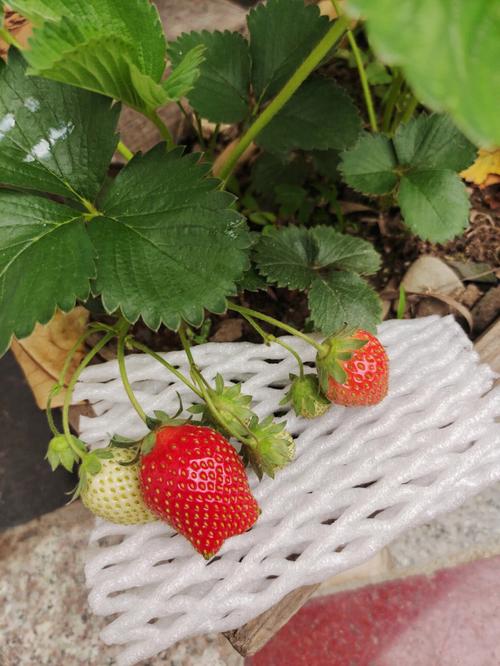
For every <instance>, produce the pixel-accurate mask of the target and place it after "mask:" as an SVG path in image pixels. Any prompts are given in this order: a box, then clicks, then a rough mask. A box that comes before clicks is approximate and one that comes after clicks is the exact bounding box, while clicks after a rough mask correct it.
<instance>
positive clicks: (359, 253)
mask: <svg viewBox="0 0 500 666" xmlns="http://www.w3.org/2000/svg"><path fill="white" fill-rule="evenodd" d="M310 233H311V235H312V236H313V237H314V239H315V240H316V244H317V247H318V253H317V256H316V259H315V265H316V266H319V267H321V269H324V268H335V269H336V270H344V271H355V272H356V273H362V274H363V275H371V274H372V273H376V272H377V271H378V269H379V267H380V256H379V254H378V253H377V252H376V251H375V250H374V248H373V245H372V244H371V243H369V242H368V241H365V240H363V239H362V238H356V237H354V236H348V235H346V234H339V233H338V232H336V231H335V230H334V229H332V228H331V227H324V226H317V227H313V228H312V229H311V230H310Z"/></svg>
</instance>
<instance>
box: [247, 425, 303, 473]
mask: <svg viewBox="0 0 500 666" xmlns="http://www.w3.org/2000/svg"><path fill="white" fill-rule="evenodd" d="M249 431H250V435H249V436H247V437H246V442H248V444H247V445H246V446H245V447H244V448H243V451H242V454H243V458H244V460H245V461H246V462H249V463H250V464H251V466H252V467H253V469H254V471H255V473H256V474H257V476H258V477H259V478H262V476H263V475H264V474H267V475H268V476H270V477H271V478H274V475H275V472H276V471H278V470H280V469H282V468H283V467H285V465H288V463H289V462H291V461H292V460H293V459H294V457H295V441H294V439H293V437H292V435H291V434H290V433H289V432H287V431H286V430H285V423H276V422H275V421H273V417H272V416H268V417H267V418H265V419H264V420H263V421H259V420H258V419H257V417H256V416H254V417H253V418H252V420H251V421H250V425H249Z"/></svg>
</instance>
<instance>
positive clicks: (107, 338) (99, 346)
mask: <svg viewBox="0 0 500 666" xmlns="http://www.w3.org/2000/svg"><path fill="white" fill-rule="evenodd" d="M115 335H116V332H115V331H108V333H106V335H104V336H103V337H102V338H101V339H100V340H99V342H98V343H97V344H95V345H94V346H93V347H92V349H91V350H90V351H89V352H88V353H87V355H86V356H85V357H84V359H83V360H82V361H81V363H80V365H79V366H78V367H77V369H76V370H75V372H74V373H73V376H72V377H71V379H70V381H69V384H68V388H67V389H66V395H65V396H64V406H63V411H62V422H63V432H64V434H65V436H66V441H67V442H68V445H69V446H70V447H71V448H72V449H73V451H74V452H75V453H76V455H77V456H78V458H81V457H82V452H81V451H80V450H79V449H78V448H77V447H76V446H75V444H74V442H73V436H72V435H71V430H70V426H69V408H70V405H71V400H72V398H73V391H74V390H75V386H76V383H77V381H78V379H79V378H80V375H81V374H82V372H83V371H84V370H85V368H86V367H87V366H88V364H89V363H90V361H91V360H92V359H93V358H94V356H96V355H97V354H98V353H99V352H100V351H101V349H103V347H105V346H106V345H107V344H108V342H109V341H110V340H111V339H112V338H114V337H115ZM63 369H64V368H63Z"/></svg>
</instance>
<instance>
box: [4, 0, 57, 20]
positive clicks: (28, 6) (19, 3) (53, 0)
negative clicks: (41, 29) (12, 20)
mask: <svg viewBox="0 0 500 666" xmlns="http://www.w3.org/2000/svg"><path fill="white" fill-rule="evenodd" d="M9 5H10V6H11V7H12V8H13V9H15V10H16V11H18V12H19V13H20V14H22V15H23V16H25V17H26V18H27V19H28V20H29V21H31V23H33V25H37V26H39V25H42V24H43V23H44V21H56V20H57V19H58V18H59V17H60V16H62V15H63V14H64V12H65V10H66V0H9Z"/></svg>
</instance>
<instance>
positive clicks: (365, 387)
mask: <svg viewBox="0 0 500 666" xmlns="http://www.w3.org/2000/svg"><path fill="white" fill-rule="evenodd" d="M323 345H324V352H319V353H318V356H317V359H316V365H317V368H318V375H319V378H320V382H321V387H322V389H323V391H324V393H325V395H326V397H327V398H328V399H329V400H331V402H334V403H336V404H337V405H345V406H347V407H359V406H366V405H376V404H377V403H379V402H381V401H382V400H383V399H384V398H385V396H386V395H387V388H388V381H389V360H388V358H387V354H386V352H385V349H384V347H383V346H382V344H381V343H380V341H379V340H378V339H377V338H376V337H375V336H374V335H372V334H371V333H368V331H363V330H358V331H356V332H355V333H353V334H352V335H343V336H342V335H341V336H332V337H331V338H329V339H327V340H325V342H324V343H323Z"/></svg>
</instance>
